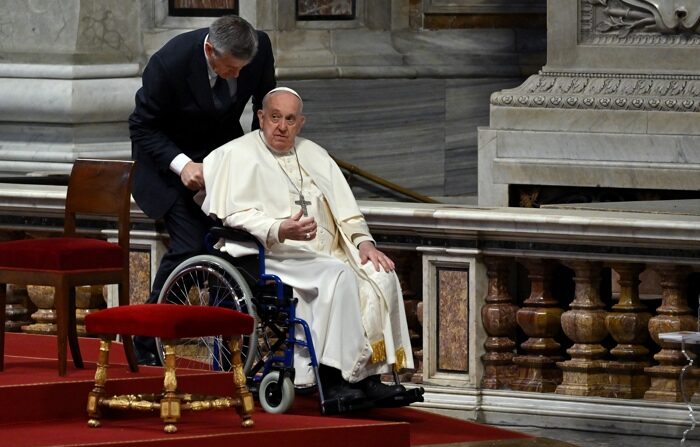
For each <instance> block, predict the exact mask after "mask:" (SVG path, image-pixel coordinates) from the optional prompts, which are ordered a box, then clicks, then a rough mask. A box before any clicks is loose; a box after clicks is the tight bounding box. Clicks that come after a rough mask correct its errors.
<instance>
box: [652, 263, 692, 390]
mask: <svg viewBox="0 0 700 447" xmlns="http://www.w3.org/2000/svg"><path fill="white" fill-rule="evenodd" d="M655 269H656V270H657V272H658V273H659V275H660V276H661V306H659V308H658V309H656V316H654V317H652V318H651V319H650V320H649V334H651V337H652V339H653V340H654V342H655V343H656V344H657V345H659V346H660V347H661V351H659V352H658V353H657V354H656V355H654V360H656V361H657V362H658V363H659V364H658V365H655V366H651V367H648V368H645V369H644V371H645V372H646V373H647V374H648V375H649V376H650V377H651V386H650V388H649V390H648V391H647V392H646V393H644V399H648V400H661V401H671V402H680V401H683V400H684V396H683V393H684V392H685V393H686V395H687V396H692V395H693V393H694V392H695V390H696V388H697V378H695V377H696V376H697V370H698V368H697V367H694V368H693V369H692V370H691V371H689V372H688V373H689V374H688V377H689V379H688V380H685V389H682V388H681V381H680V373H681V370H682V369H683V367H684V366H685V365H686V364H687V363H688V361H687V359H686V357H685V355H683V352H682V350H681V345H680V344H679V343H668V342H664V341H662V340H661V339H660V338H659V334H661V333H664V332H678V331H695V330H696V329H697V324H698V323H697V320H696V317H695V316H694V315H693V311H692V310H691V309H690V307H688V302H687V299H686V296H685V285H686V279H687V276H688V274H689V271H688V269H687V268H684V267H679V266H673V265H663V266H658V267H655ZM691 377H692V378H691Z"/></svg>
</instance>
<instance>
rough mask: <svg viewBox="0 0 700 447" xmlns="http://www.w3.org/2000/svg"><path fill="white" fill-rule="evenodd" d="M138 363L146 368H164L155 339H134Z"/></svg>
mask: <svg viewBox="0 0 700 447" xmlns="http://www.w3.org/2000/svg"><path fill="white" fill-rule="evenodd" d="M133 340H134V351H136V363H138V364H139V365H145V366H162V364H161V363H160V357H159V356H158V353H157V350H156V343H155V339H154V338H153V337H133Z"/></svg>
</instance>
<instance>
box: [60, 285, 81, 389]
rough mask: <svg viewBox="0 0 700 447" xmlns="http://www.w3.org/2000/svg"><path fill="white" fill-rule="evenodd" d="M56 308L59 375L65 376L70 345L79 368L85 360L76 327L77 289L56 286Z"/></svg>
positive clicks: (74, 362)
mask: <svg viewBox="0 0 700 447" xmlns="http://www.w3.org/2000/svg"><path fill="white" fill-rule="evenodd" d="M71 303H72V305H71ZM54 307H55V308H56V332H57V337H58V338H57V344H58V375H59V376H65V375H66V365H67V363H68V353H67V348H68V345H69V344H70V349H71V353H72V355H73V364H74V365H75V366H76V367H77V368H82V367H83V358H82V357H81V355H80V347H79V345H78V329H77V328H76V327H75V289H74V288H71V287H69V286H68V285H67V284H60V285H57V286H55V287H54ZM71 314H72V318H71Z"/></svg>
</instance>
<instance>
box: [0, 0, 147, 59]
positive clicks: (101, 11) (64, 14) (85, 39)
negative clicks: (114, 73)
mask: <svg viewBox="0 0 700 447" xmlns="http://www.w3.org/2000/svg"><path fill="white" fill-rule="evenodd" d="M139 13H140V5H139V2H138V1H137V0H5V1H3V2H0V55H8V54H12V55H13V56H12V60H13V62H33V63H36V62H43V63H65V62H87V61H89V62H90V63H100V62H117V61H133V60H135V59H136V58H138V56H139V54H140V52H141V44H140V30H139V28H138V25H139V23H140V22H139Z"/></svg>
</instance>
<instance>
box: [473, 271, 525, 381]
mask: <svg viewBox="0 0 700 447" xmlns="http://www.w3.org/2000/svg"><path fill="white" fill-rule="evenodd" d="M484 263H485V264H486V274H487V277H488V292H487V295H486V304H485V305H484V306H483V307H482V308H481V321H482V324H483V325H484V330H485V331H486V335H487V338H486V341H485V342H484V348H485V350H486V353H485V354H484V355H483V356H482V357H481V361H482V364H483V366H484V377H483V379H482V382H481V386H482V387H483V388H490V389H498V388H508V387H509V386H510V382H511V380H513V378H514V377H515V365H514V364H513V356H514V355H515V354H514V350H515V347H516V343H515V331H516V329H517V324H516V321H515V315H516V312H517V311H518V306H516V305H515V304H514V300H513V297H512V296H511V294H510V292H509V290H508V277H509V269H510V266H511V263H512V262H511V260H510V259H505V258H487V259H485V260H484Z"/></svg>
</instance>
